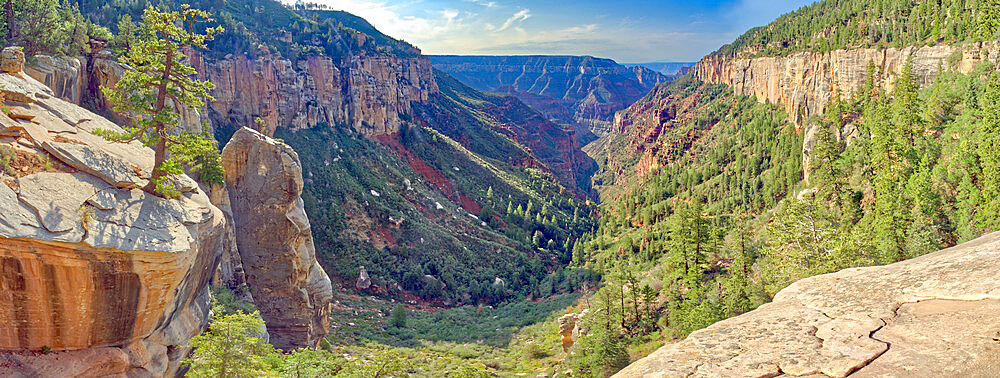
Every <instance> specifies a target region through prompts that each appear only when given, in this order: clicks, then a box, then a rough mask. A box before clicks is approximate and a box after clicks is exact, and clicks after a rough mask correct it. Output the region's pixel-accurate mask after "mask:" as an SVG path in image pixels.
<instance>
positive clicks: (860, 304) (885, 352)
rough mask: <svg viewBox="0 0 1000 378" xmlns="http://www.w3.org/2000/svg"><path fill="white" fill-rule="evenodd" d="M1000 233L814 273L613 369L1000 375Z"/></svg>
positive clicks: (640, 373)
mask: <svg viewBox="0 0 1000 378" xmlns="http://www.w3.org/2000/svg"><path fill="white" fill-rule="evenodd" d="M998 371H1000V232H997V233H992V234H988V235H985V236H983V237H980V238H978V239H975V240H972V241H969V242H967V243H963V244H960V245H958V246H955V247H952V248H948V249H944V250H941V251H938V252H935V253H931V254H928V255H925V256H921V257H918V258H915V259H911V260H907V261H902V262H898V263H895V264H891V265H885V266H876V267H866V268H851V269H845V270H842V271H840V272H837V273H831V274H825V275H821V276H816V277H811V278H807V279H803V280H799V281H798V282H796V283H794V284H792V285H791V286H789V287H787V288H785V289H784V290H782V291H780V292H779V293H778V294H777V295H776V296H775V297H774V301H773V302H771V303H768V304H765V305H763V306H761V307H760V308H758V309H756V310H754V311H750V312H748V313H746V314H743V315H740V316H737V317H733V318H730V319H726V320H723V321H720V322H718V323H715V324H713V325H711V326H709V327H707V328H705V329H702V330H699V331H697V332H694V333H692V334H691V335H690V336H688V337H687V338H686V339H684V340H681V341H679V342H676V343H673V344H668V345H666V346H664V347H662V348H660V349H659V350H657V351H655V352H653V353H652V354H650V355H649V356H647V357H645V358H642V359H640V360H638V361H636V362H634V363H633V364H631V365H629V366H628V367H626V368H625V369H623V370H622V371H620V372H618V374H616V375H615V376H616V377H681V376H683V377H689V376H695V377H778V376H815V377H822V376H829V377H844V376H847V375H851V376H852V377H886V376H890V377H931V376H937V377H946V376H952V377H954V376H962V377H995V376H996V374H997V372H998Z"/></svg>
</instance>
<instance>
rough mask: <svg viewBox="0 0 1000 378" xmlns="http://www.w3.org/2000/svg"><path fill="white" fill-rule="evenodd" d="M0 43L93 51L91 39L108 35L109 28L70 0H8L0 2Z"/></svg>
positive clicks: (31, 51) (29, 49)
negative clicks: (87, 15)
mask: <svg viewBox="0 0 1000 378" xmlns="http://www.w3.org/2000/svg"><path fill="white" fill-rule="evenodd" d="M0 12H2V14H3V15H4V16H3V17H0V45H3V46H21V47H23V48H24V50H25V51H24V52H25V54H26V55H27V56H29V57H30V56H33V55H35V54H50V55H57V56H59V55H70V56H74V55H78V54H81V53H86V52H90V44H89V42H90V39H91V38H98V39H108V38H110V37H111V33H110V32H108V30H107V29H105V28H103V27H101V26H98V25H96V24H94V23H91V22H89V21H87V20H86V18H85V17H84V16H83V14H81V12H80V8H79V7H78V6H77V5H76V4H74V3H71V2H69V1H67V0H63V1H62V2H60V1H58V0H31V1H28V0H5V1H3V4H2V5H0Z"/></svg>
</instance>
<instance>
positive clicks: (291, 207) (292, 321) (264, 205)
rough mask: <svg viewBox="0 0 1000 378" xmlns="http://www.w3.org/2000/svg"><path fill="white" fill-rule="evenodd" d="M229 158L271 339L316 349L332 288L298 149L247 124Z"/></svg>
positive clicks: (242, 251) (249, 269) (249, 264)
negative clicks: (305, 196)
mask: <svg viewBox="0 0 1000 378" xmlns="http://www.w3.org/2000/svg"><path fill="white" fill-rule="evenodd" d="M222 162H223V166H224V167H225V169H226V187H227V188H228V192H229V199H230V203H231V204H232V216H233V220H234V222H235V228H236V244H237V246H238V249H239V257H240V258H241V260H242V264H243V270H244V272H245V274H246V281H247V285H248V286H249V287H250V292H251V293H252V294H253V297H254V302H255V303H256V304H257V308H258V309H260V315H261V317H262V318H264V322H265V323H266V324H267V330H268V333H269V334H270V336H271V344H273V345H274V346H276V347H278V348H281V349H285V350H293V349H298V348H302V347H313V348H314V347H316V346H317V344H318V343H319V341H320V339H321V338H322V337H323V336H324V335H326V334H327V332H329V328H330V327H329V326H330V324H329V316H330V300H331V299H332V297H333V292H332V287H331V286H330V278H329V277H327V275H326V272H324V271H323V268H322V267H320V265H319V263H318V262H317V261H316V248H315V246H314V245H313V238H312V231H311V228H310V225H309V218H308V217H307V216H306V211H305V208H304V205H303V202H302V197H301V194H302V186H303V182H302V164H301V162H300V161H299V156H298V154H296V153H295V151H294V150H292V148H291V147H289V146H288V145H287V144H285V143H282V142H280V141H277V140H275V139H271V138H269V137H267V136H265V135H263V134H261V133H258V132H256V131H254V130H251V129H248V128H241V129H240V130H238V131H237V132H236V133H235V134H234V135H233V137H232V139H231V140H230V141H229V143H228V144H226V148H225V149H224V150H223V151H222Z"/></svg>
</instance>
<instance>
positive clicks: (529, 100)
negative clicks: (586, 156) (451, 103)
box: [430, 55, 667, 134]
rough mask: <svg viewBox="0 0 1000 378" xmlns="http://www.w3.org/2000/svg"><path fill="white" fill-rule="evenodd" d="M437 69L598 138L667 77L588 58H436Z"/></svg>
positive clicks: (611, 61)
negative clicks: (507, 95)
mask: <svg viewBox="0 0 1000 378" xmlns="http://www.w3.org/2000/svg"><path fill="white" fill-rule="evenodd" d="M430 59H431V63H433V64H434V67H435V68H437V69H440V70H442V71H444V72H447V73H448V74H451V75H453V76H455V77H456V78H458V79H459V80H461V81H462V82H463V83H466V84H468V85H469V86H471V87H473V88H475V89H478V90H481V91H489V92H505V93H510V94H512V95H514V96H516V97H517V98H518V99H520V100H521V101H524V102H525V103H526V104H528V105H530V106H531V107H533V108H535V109H537V110H538V111H540V112H542V113H543V114H545V115H546V116H547V117H549V118H554V119H557V120H559V121H560V122H562V123H566V124H571V125H574V126H577V127H578V130H579V129H580V128H583V129H588V130H590V131H593V132H596V133H598V134H601V133H604V132H606V131H608V129H609V127H610V126H611V121H612V120H613V118H614V114H615V112H616V111H618V110H621V109H624V108H625V107H627V106H629V105H630V104H632V102H634V101H635V100H637V99H639V98H640V97H642V96H643V95H645V94H646V93H647V92H649V90H650V89H652V88H653V87H655V86H656V85H657V84H659V83H661V82H664V81H666V80H667V78H666V76H663V75H661V74H660V73H658V72H656V71H653V70H650V69H648V68H645V67H625V66H623V65H620V64H618V63H615V61H613V60H610V59H600V58H594V57H589V56H453V55H440V56H431V57H430Z"/></svg>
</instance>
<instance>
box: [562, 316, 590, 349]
mask: <svg viewBox="0 0 1000 378" xmlns="http://www.w3.org/2000/svg"><path fill="white" fill-rule="evenodd" d="M584 316H587V310H583V311H581V312H580V313H579V314H576V313H572V314H566V315H563V316H560V317H559V319H557V320H556V321H557V323H559V336H560V341H562V349H563V352H569V348H572V347H573V344H575V343H576V339H578V338H579V337H580V335H581V334H586V332H584V331H583V330H582V329H580V322H581V321H582V320H583V317H584Z"/></svg>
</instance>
